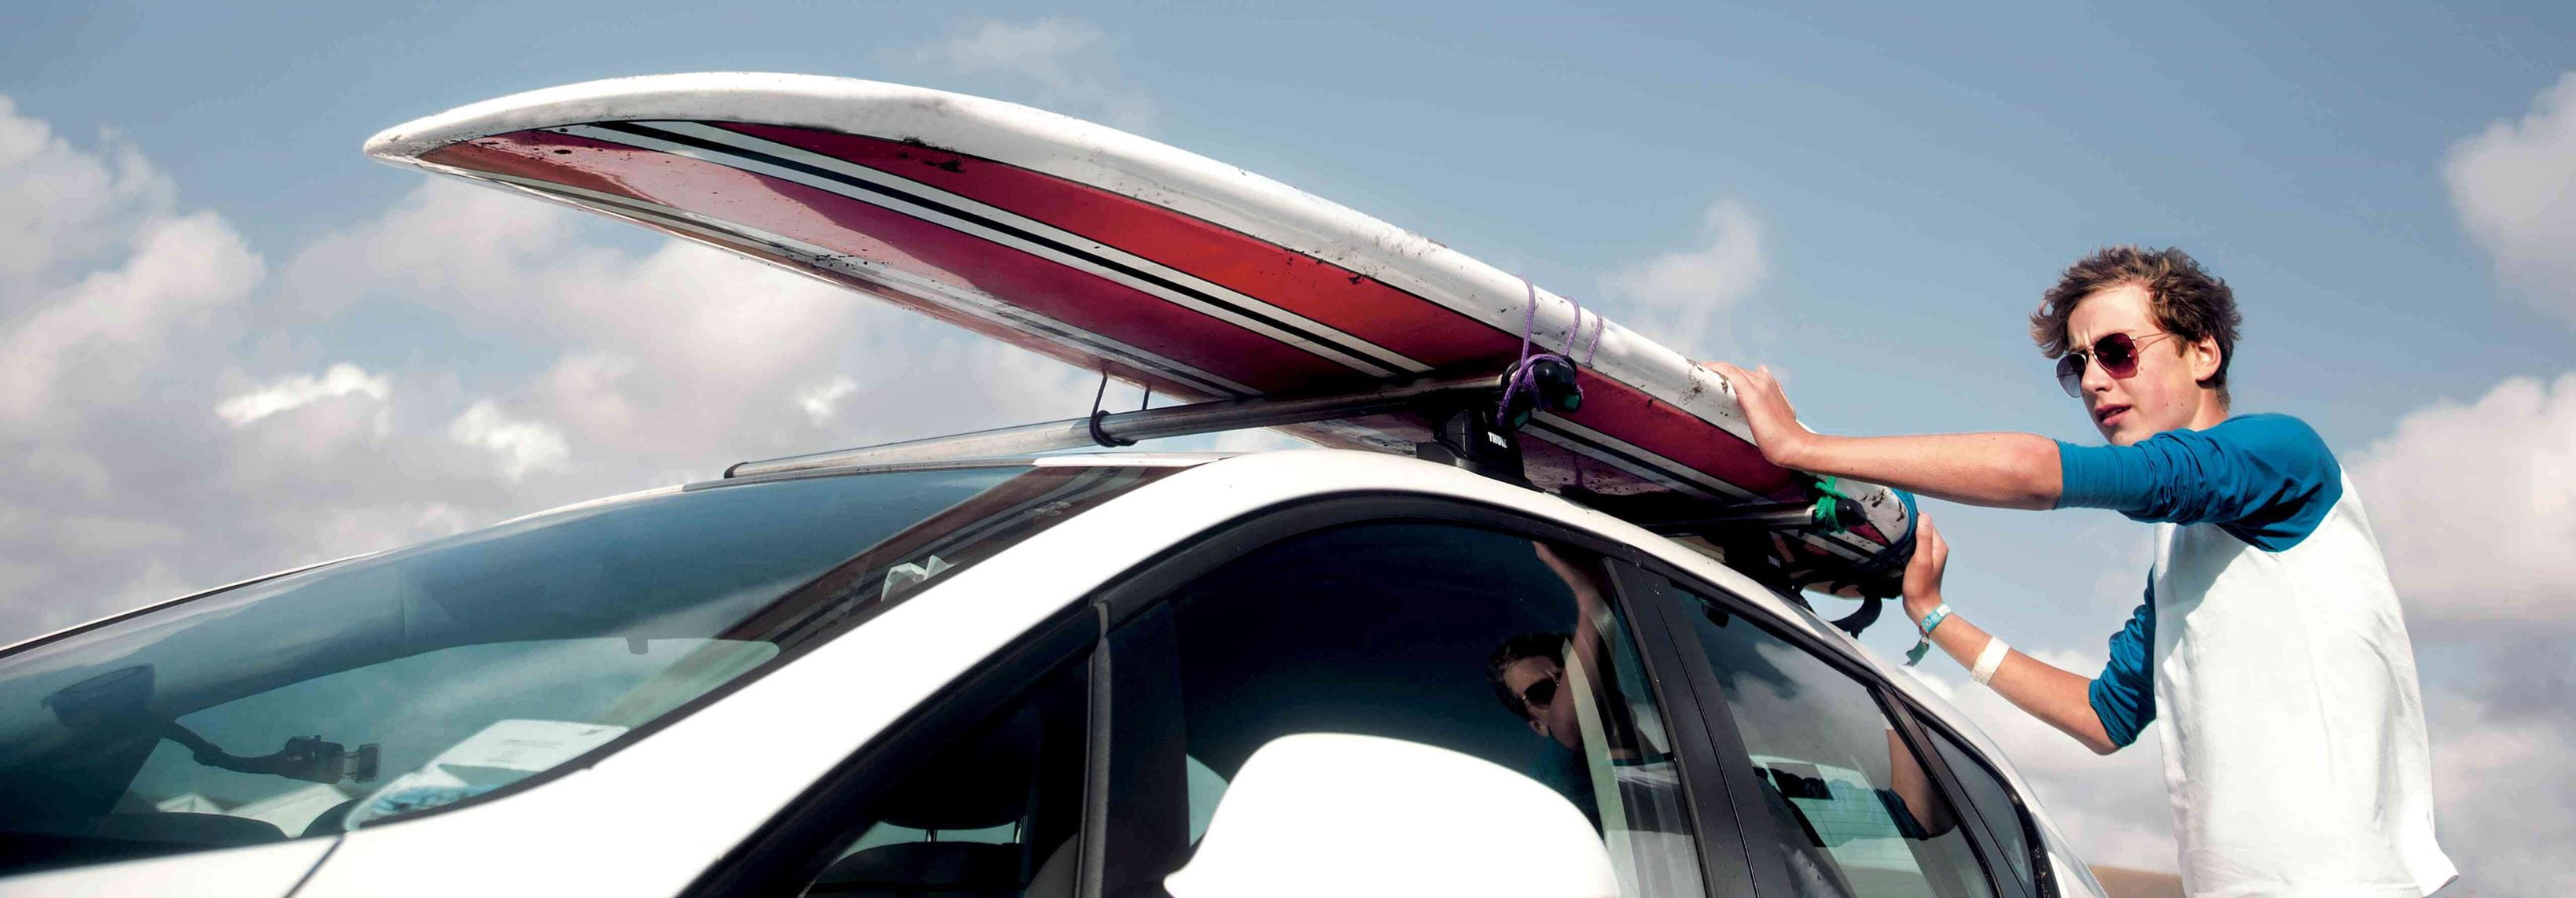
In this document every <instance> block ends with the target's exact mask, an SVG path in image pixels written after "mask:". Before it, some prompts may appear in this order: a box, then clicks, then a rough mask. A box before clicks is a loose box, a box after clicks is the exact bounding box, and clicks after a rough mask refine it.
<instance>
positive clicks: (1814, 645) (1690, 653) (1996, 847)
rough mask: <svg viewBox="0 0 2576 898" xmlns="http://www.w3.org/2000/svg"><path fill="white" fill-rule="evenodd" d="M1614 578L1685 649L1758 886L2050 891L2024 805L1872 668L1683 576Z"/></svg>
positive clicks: (1954, 897)
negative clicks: (1657, 613)
mask: <svg viewBox="0 0 2576 898" xmlns="http://www.w3.org/2000/svg"><path fill="white" fill-rule="evenodd" d="M1667 573H1670V574H1673V576H1666V574H1667ZM1623 576H1624V577H1626V578H1627V579H1628V580H1629V581H1631V582H1630V586H1629V592H1630V593H1631V594H1632V596H1635V597H1636V598H1637V599H1638V600H1639V601H1640V603H1641V604H1643V603H1652V604H1654V605H1657V606H1658V607H1661V608H1663V609H1664V610H1665V612H1666V613H1667V615H1668V616H1669V618H1670V619H1672V620H1673V621H1674V626H1673V629H1672V634H1673V636H1674V637H1675V639H1676V640H1677V641H1678V642H1681V643H1683V644H1684V646H1683V647H1684V652H1683V662H1684V664H1685V666H1686V667H1687V668H1689V677H1690V679H1691V680H1692V682H1694V683H1695V684H1698V689H1699V694H1700V695H1701V696H1702V699H1703V706H1704V712H1705V713H1704V719H1705V720H1706V721H1707V722H1708V724H1709V727H1710V731H1711V739H1712V740H1713V741H1714V742H1715V743H1717V745H1718V746H1719V748H1718V751H1717V754H1718V757H1719V760H1720V765H1719V767H1720V772H1721V773H1722V775H1723V776H1724V778H1725V779H1726V781H1727V786H1726V788H1727V791H1728V792H1729V794H1730V795H1731V796H1732V797H1733V799H1734V801H1735V805H1736V807H1738V808H1739V809H1742V810H1743V814H1742V818H1743V820H1744V825H1743V828H1742V842H1743V845H1744V846H1745V849H1746V851H1747V852H1748V856H1749V860H1750V863H1751V866H1752V869H1753V878H1754V880H1755V881H1756V883H1757V885H1758V887H1759V888H1758V892H1759V893H1760V894H1763V895H1766V896H1767V895H1788V896H1837V898H1838V896H1882V895H1885V896H1915V895H1922V896H1938V898H1971V896H1976V898H1982V896H1993V895H2013V896H2032V895H2053V894H2054V890H2053V889H2052V888H2050V887H2049V886H2048V885H2047V882H2046V877H2045V875H2044V873H2045V865H2044V863H2039V862H2038V861H2037V858H2036V855H2035V854H2034V853H2033V850H2032V846H2034V845H2036V844H2037V840H2036V838H2035V837H2033V836H2031V835H2030V833H2032V832H2033V829H2032V828H2031V826H2030V825H2029V821H2028V820H2027V818H2026V816H2025V815H2023V814H2022V812H2021V808H2020V801H2019V799H2017V798H2015V797H2014V796H2013V795H2012V793H2011V790H2010V789H2009V787H2007V786H2005V785H2004V783H2003V781H2002V779H2001V778H2000V777H1999V776H1996V775H1995V774H1994V773H1992V772H1991V771H1990V770H1988V769H1986V767H1985V765H1984V764H1983V762H1982V760H1981V759H1979V758H1977V757H1976V755H1975V754H1974V752H1972V751H1970V750H1968V749H1967V748H1965V747H1964V743H1962V742H1961V741H1960V740H1958V739H1957V738H1956V737H1955V736H1951V735H1949V734H1947V733H1942V732H1938V731H1936V730H1934V729H1932V728H1930V727H1927V726H1926V725H1925V724H1924V722H1923V721H1924V718H1925V717H1928V715H1917V714H1916V713H1914V709H1912V708H1909V707H1907V706H1906V704H1905V702H1904V701H1903V700H1902V698H1901V697H1900V696H1899V695H1898V694H1897V692H1896V691H1895V690H1893V689H1891V688H1889V687H1888V686H1887V684H1885V683H1884V682H1882V681H1880V680H1879V679H1878V674H1877V673H1876V671H1875V669H1874V668H1872V667H1871V666H1870V665H1868V664H1866V663H1863V662H1862V661H1860V660H1859V659H1857V658H1853V657H1851V656H1850V655H1849V654H1848V653H1847V652H1845V651H1843V650H1842V649H1840V648H1839V647H1837V646H1834V645H1832V644H1830V643H1828V642H1826V641H1825V640H1823V639H1821V638H1818V637H1816V636H1815V635H1814V634H1813V633H1810V632H1806V631H1804V630H1803V629H1802V628H1798V627H1794V626H1788V625H1786V624H1785V622H1783V621H1781V620H1779V619H1778V618H1777V617H1776V616H1774V615H1773V614H1772V613H1771V612H1769V611H1767V610H1764V608H1763V607H1762V606H1759V605H1756V604H1755V603H1752V602H1748V601H1745V600H1743V599H1742V598H1740V597H1737V596H1734V595H1732V594H1730V593H1728V592H1726V591H1724V590H1722V589H1718V588H1716V587H1713V586H1710V585H1708V584H1705V583H1698V582H1688V583H1687V585H1685V582H1683V581H1677V580H1676V579H1675V577H1678V576H1680V575H1679V574H1678V572H1671V571H1663V570H1658V571H1649V570H1642V569H1641V570H1634V571H1628V572H1624V573H1623ZM1649 597H1651V598H1649Z"/></svg>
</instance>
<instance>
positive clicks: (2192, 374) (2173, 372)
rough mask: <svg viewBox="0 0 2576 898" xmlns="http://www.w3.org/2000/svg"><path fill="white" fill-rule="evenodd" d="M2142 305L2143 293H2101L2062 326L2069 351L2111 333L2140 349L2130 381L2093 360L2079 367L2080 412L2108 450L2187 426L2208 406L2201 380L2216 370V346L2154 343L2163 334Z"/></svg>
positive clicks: (2131, 288) (2174, 340) (2129, 288)
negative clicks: (2108, 445)
mask: <svg viewBox="0 0 2576 898" xmlns="http://www.w3.org/2000/svg"><path fill="white" fill-rule="evenodd" d="M2149 302H2150V298H2149V296H2148V294H2147V289H2146V288H2145V287H2142V286H2139V285H2136V284H2121V285H2119V286H2115V287H2106V288H2103V289H2102V290H2099V291H2096V292H2095V293H2093V294H2092V295H2090V296H2087V297H2085V298H2084V299H2082V300H2081V301H2079V302H2077V303H2076V304H2075V313H2074V314H2073V315H2069V316H2067V319H2066V336H2067V344H2068V346H2069V347H2070V348H2073V349H2077V350H2081V351H2084V352H2087V353H2090V352H2092V350H2093V344H2094V342H2095V341H2097V340H2100V339H2102V338H2103V337H2107V336H2110V335H2112V334H2127V335H2129V339H2130V341H2132V342H2134V343H2137V344H2139V347H2138V351H2137V356H2138V370H2137V373H2136V374H2135V375H2132V376H2129V377H2113V376H2111V374H2110V372H2108V371H2105V370H2103V368H2102V364H2101V362H2099V361H2097V360H2088V361H2087V362H2086V363H2085V365H2084V382H2083V389H2082V392H2083V400H2084V410H2085V412H2087V413H2088V414H2090V415H2091V416H2092V417H2093V427H2094V429H2096V430H2099V431H2101V432H2102V438H2103V439H2105V440H2108V441H2110V443H2111V445H2114V446H2127V445H2131V444H2134V443H2136V442H2138V441H2140V440H2143V439H2146V438H2148V437H2151V436H2155V435H2156V434H2159V433H2163V432H2165V431H2168V430H2176V429H2180V428H2184V427H2189V426H2191V424H2192V421H2193V419H2194V418H2195V417H2197V416H2198V415H2199V414H2200V413H2201V411H2202V408H2203V403H2204V402H2206V401H2208V398H2207V394H2208V393H2209V391H2208V390H2206V389H2204V388H2202V387H2201V385H2200V381H2201V380H2202V379H2203V378H2207V377H2210V376H2212V375H2214V374H2216V373H2217V371H2218V344H2217V341H2214V340H2201V341H2199V342H2198V343H2187V342H2184V340H2183V339H2182V338H2181V337H2179V336H2157V335H2158V334H2161V333H2163V332H2164V328H2163V327H2162V326H2161V325H2158V324H2157V323H2156V316H2155V313H2154V312H2153V311H2152V310H2151V309H2150V308H2149V306H2148V303H2149Z"/></svg>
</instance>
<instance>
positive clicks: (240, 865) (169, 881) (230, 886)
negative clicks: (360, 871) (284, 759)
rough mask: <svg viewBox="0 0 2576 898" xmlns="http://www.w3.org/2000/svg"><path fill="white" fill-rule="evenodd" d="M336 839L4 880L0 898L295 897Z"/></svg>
mask: <svg viewBox="0 0 2576 898" xmlns="http://www.w3.org/2000/svg"><path fill="white" fill-rule="evenodd" d="M337 841H338V840H336V839H290V840H287V841H284V842H272V843H269V844H266V845H251V846H246V847H242V848H226V849H221V850H218V851H200V852H194V853H191V854H173V855H166V856H163V857H156V858H149V859H145V860H136V861H125V862H122V863H114V864H96V865H92V866H86V867H72V868H69V869H63V870H48V871H45V872H43V873H31V874H28V875H25V876H12V877H9V878H7V879H0V898H19V896H27V898H38V896H41V898H90V896H96V898H130V896H134V895H189V896H193V898H279V896H283V895H287V894H290V893H293V892H294V891H295V886H296V884H297V883H299V882H303V881H304V877H305V876H307V875H309V874H311V873H312V872H313V868H314V865H316V864H319V863H321V862H322V859H323V858H324V857H327V856H329V855H330V854H331V846H332V845H334V844H336V843H337Z"/></svg>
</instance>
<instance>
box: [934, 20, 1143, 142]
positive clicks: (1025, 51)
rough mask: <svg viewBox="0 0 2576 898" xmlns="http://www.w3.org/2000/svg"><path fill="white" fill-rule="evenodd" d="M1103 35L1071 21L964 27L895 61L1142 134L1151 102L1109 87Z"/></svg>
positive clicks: (1110, 80) (1111, 80)
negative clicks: (989, 81) (992, 83)
mask: <svg viewBox="0 0 2576 898" xmlns="http://www.w3.org/2000/svg"><path fill="white" fill-rule="evenodd" d="M1103 37H1105V35H1104V34H1103V33H1102V32H1101V30H1100V29H1099V28H1097V27H1094V26H1093V25H1091V24H1089V23H1087V22H1082V21H1078V20H1074V19H1067V18H1061V17H1056V18H1047V19H1040V20H1037V21H1034V22H1000V21H984V22H976V23H972V24H971V25H970V26H969V30H967V31H965V32H964V33H962V34H959V35H958V36H956V37H953V38H950V39H948V40H945V41H941V42H939V43H935V44H931V45H929V46H925V47H918V48H914V49H913V50H911V51H910V52H908V53H906V54H903V56H904V57H905V58H906V59H907V61H910V62H913V63H916V64H927V65H935V66H939V67H941V68H944V69H946V70H948V71H949V72H952V73H955V74H959V75H970V76H986V77H991V76H999V77H1000V83H1004V84H1008V85H1010V86H1011V87H1013V88H1015V89H1018V88H1034V91H1033V95H1032V96H1031V97H1030V100H1031V102H1033V103H1035V104H1036V105H1039V106H1042V107H1046V108H1049V109H1052V110H1054V111H1057V112H1063V113H1066V114H1069V115H1079V116H1083V117H1087V118H1098V119H1100V120H1101V121H1103V122H1104V123H1106V124H1109V125H1112V126H1115V127H1118V128H1122V129H1125V130H1128V131H1132V132H1136V133H1140V134H1150V133H1152V132H1153V128H1154V116H1155V106H1154V101H1153V100H1152V99H1151V98H1149V97H1147V96H1146V95H1145V94H1144V93H1142V92H1140V91H1136V90H1132V89H1128V88H1123V87H1119V86H1116V84H1115V82H1116V79H1115V76H1114V75H1111V74H1109V73H1108V70H1109V68H1110V65H1109V60H1108V57H1107V54H1106V53H1104V52H1102V51H1101V49H1100V47H1101V41H1102V38H1103Z"/></svg>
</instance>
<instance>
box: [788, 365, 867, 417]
mask: <svg viewBox="0 0 2576 898" xmlns="http://www.w3.org/2000/svg"><path fill="white" fill-rule="evenodd" d="M858 391H859V382H858V381H856V380H852V379H851V378H850V376H849V375H847V374H843V375H840V376H837V377H834V378H832V379H831V380H829V381H825V382H823V383H819V384H815V385H813V386H810V387H806V388H805V389H804V390H802V391H800V392H798V393H797V394H796V407H797V408H801V409H804V410H805V419H806V420H808V421H811V422H813V423H814V426H816V427H821V426H823V425H826V424H830V423H832V416H833V415H835V414H838V413H839V412H840V405H841V400H843V399H847V398H849V396H850V394H852V393H856V392H858Z"/></svg>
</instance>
